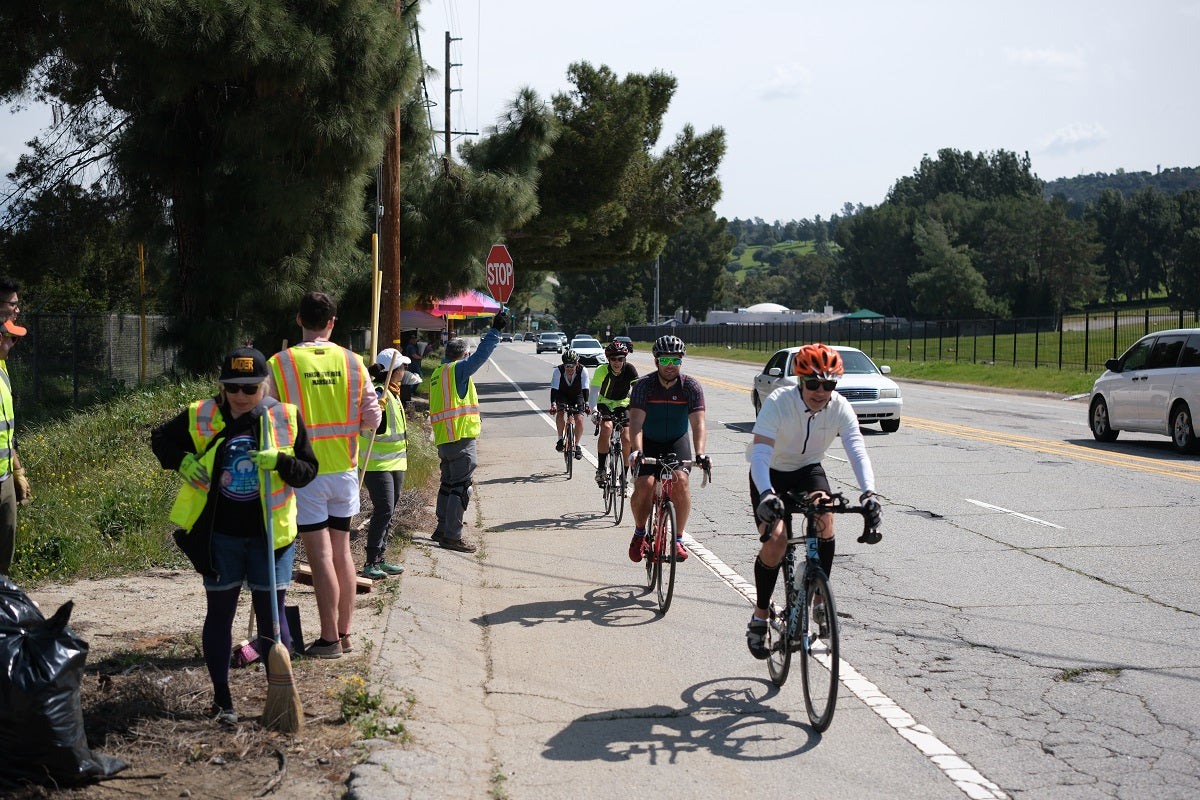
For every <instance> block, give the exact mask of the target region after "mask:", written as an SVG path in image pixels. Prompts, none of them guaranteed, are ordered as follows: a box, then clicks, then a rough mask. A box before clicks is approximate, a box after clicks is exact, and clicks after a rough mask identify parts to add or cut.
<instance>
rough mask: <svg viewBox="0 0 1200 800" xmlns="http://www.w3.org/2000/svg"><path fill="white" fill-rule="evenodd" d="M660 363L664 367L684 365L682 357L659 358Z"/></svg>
mask: <svg viewBox="0 0 1200 800" xmlns="http://www.w3.org/2000/svg"><path fill="white" fill-rule="evenodd" d="M658 363H659V364H660V365H661V366H664V367H678V366H679V365H680V364H682V363H683V357H682V356H659V357H658Z"/></svg>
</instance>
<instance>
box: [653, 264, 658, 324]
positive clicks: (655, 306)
mask: <svg viewBox="0 0 1200 800" xmlns="http://www.w3.org/2000/svg"><path fill="white" fill-rule="evenodd" d="M658 268H659V256H655V257H654V327H656V328H657V327H658V271H659V270H658Z"/></svg>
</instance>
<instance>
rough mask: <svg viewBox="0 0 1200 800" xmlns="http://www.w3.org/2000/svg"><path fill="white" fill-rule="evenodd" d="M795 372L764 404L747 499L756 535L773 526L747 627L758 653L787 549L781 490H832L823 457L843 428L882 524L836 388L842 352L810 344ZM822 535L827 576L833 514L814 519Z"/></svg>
mask: <svg viewBox="0 0 1200 800" xmlns="http://www.w3.org/2000/svg"><path fill="white" fill-rule="evenodd" d="M792 371H793V372H794V373H795V374H796V376H797V378H798V379H799V381H798V382H797V384H796V385H795V386H785V387H783V388H780V389H776V390H775V391H774V392H772V393H771V395H770V396H769V397H768V398H767V399H766V401H765V402H764V403H763V405H762V409H761V410H760V411H759V413H758V419H757V420H756V421H755V423H754V441H753V443H752V444H751V451H750V505H751V507H752V508H753V509H754V513H755V517H756V519H757V520H758V522H759V534H760V535H765V534H766V533H767V532H768V531H769V532H770V538H768V539H767V541H765V542H764V543H763V546H762V548H761V549H760V550H759V553H758V558H756V559H755V561H754V585H755V589H756V590H757V600H756V602H755V607H754V613H753V615H752V616H751V617H750V624H749V626H748V628H747V630H746V644H747V646H748V647H749V648H750V653H751V654H752V655H753V656H754V657H755V658H759V659H765V658H767V656H768V655H769V653H768V651H767V648H766V645H765V641H764V640H765V637H766V633H767V619H768V618H769V612H768V606H769V605H770V603H771V594H772V593H773V592H774V591H775V583H776V581H777V580H778V578H779V567H780V564H781V563H782V562H783V555H784V552H785V551H786V549H787V532H786V530H785V525H784V523H783V516H784V502H783V495H784V494H786V493H787V492H789V491H796V490H799V491H801V492H804V493H807V494H810V495H814V494H824V495H826V496H827V495H829V493H830V489H829V480H828V478H826V476H825V470H824V468H823V467H822V466H821V458H822V457H823V456H824V455H825V451H826V450H828V449H829V446H830V445H832V444H833V440H834V439H835V438H837V436H838V435H839V434H840V435H841V437H842V447H843V448H845V450H846V455H847V457H849V459H850V465H851V466H852V467H853V468H854V476H855V478H857V479H858V485H859V488H860V489H861V490H862V497H861V498H860V501H861V502H862V504H863V505H864V506H866V507H867V509H868V514H867V516H866V519H867V521H868V523H869V524H870V526H871V527H872V528H878V527H879V522H880V509H879V501H878V500H876V499H875V474H874V472H873V471H872V469H871V459H870V458H869V457H868V456H867V447H866V444H865V443H864V442H863V437H862V433H861V432H860V431H859V429H858V415H857V414H855V412H854V409H853V408H852V407H851V405H850V402H849V401H848V400H846V399H845V398H844V397H842V396H841V395H839V394H838V393H837V392H836V391H834V389H835V387H836V386H837V381H838V378H840V377H841V376H842V373H843V372H844V369H843V366H842V358H841V356H840V355H838V352H837V351H836V350H834V349H833V348H832V347H829V346H828V345H824V344H809V345H805V346H804V347H801V348H800V350H799V351H797V353H796V355H795V357H794V358H793V359H792ZM817 537H818V542H817V554H818V557H819V559H820V561H821V569H822V570H823V571H824V572H825V574H826V575H827V576H828V575H829V571H830V570H831V569H832V568H833V553H834V539H833V514H821V515H820V516H819V517H817ZM817 613H818V614H819V611H818V612H817Z"/></svg>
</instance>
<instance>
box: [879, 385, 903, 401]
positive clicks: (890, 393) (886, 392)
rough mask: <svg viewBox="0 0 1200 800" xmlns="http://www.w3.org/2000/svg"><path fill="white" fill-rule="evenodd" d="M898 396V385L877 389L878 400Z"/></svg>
mask: <svg viewBox="0 0 1200 800" xmlns="http://www.w3.org/2000/svg"><path fill="white" fill-rule="evenodd" d="M899 396H900V387H898V386H897V387H896V388H895V389H880V390H879V399H880V400H883V399H885V398H889V397H899Z"/></svg>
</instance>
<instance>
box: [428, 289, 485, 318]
mask: <svg viewBox="0 0 1200 800" xmlns="http://www.w3.org/2000/svg"><path fill="white" fill-rule="evenodd" d="M499 311H500V304H499V303H497V302H496V301H495V300H493V299H492V298H490V297H488V296H487V295H485V294H481V293H479V292H477V291H475V290H474V289H468V290H467V291H465V292H461V293H459V294H456V295H454V296H453V297H447V298H445V299H443V300H438V301H437V302H436V303H434V304H433V308H431V309H429V313H430V314H433V315H434V316H435V317H445V318H446V319H475V318H476V317H490V316H493V315H495V314H496V313H498V312H499Z"/></svg>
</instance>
